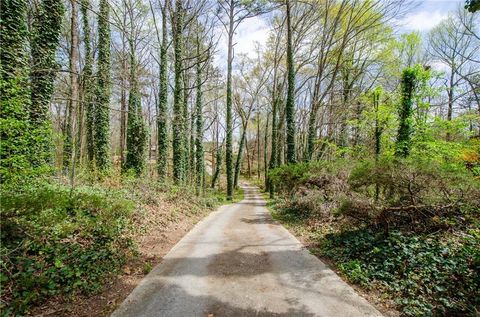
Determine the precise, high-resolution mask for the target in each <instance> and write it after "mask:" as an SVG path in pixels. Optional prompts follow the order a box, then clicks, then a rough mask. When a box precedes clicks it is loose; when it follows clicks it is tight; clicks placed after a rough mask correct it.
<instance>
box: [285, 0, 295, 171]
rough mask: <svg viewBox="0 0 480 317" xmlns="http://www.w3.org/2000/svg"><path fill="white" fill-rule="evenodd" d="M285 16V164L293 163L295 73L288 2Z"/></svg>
mask: <svg viewBox="0 0 480 317" xmlns="http://www.w3.org/2000/svg"><path fill="white" fill-rule="evenodd" d="M286 6H287V9H286V15H287V72H288V75H287V76H288V77H287V80H288V89H287V104H286V106H285V108H286V109H285V110H286V114H287V163H289V164H291V163H295V161H296V158H295V71H294V65H293V48H292V23H291V17H290V0H286Z"/></svg>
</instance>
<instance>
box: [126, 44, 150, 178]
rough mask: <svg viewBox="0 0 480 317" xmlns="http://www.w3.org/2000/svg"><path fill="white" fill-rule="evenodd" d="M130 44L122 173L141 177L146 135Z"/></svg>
mask: <svg viewBox="0 0 480 317" xmlns="http://www.w3.org/2000/svg"><path fill="white" fill-rule="evenodd" d="M129 44H130V87H131V88H130V93H129V95H128V119H127V155H126V158H125V164H124V166H123V170H124V171H128V170H133V171H134V172H135V174H136V175H137V176H139V175H141V174H142V172H143V169H144V167H145V150H146V144H147V133H146V127H145V122H144V121H143V116H142V104H141V95H140V91H139V87H138V79H137V62H136V58H135V45H134V43H133V40H132V39H130V40H129Z"/></svg>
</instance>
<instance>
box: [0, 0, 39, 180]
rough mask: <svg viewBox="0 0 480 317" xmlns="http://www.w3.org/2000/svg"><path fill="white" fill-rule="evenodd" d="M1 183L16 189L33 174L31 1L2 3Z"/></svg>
mask: <svg viewBox="0 0 480 317" xmlns="http://www.w3.org/2000/svg"><path fill="white" fill-rule="evenodd" d="M0 8H1V9H0V30H1V31H0V109H1V111H0V137H1V140H0V182H1V183H2V185H3V186H4V187H5V186H9V185H15V184H17V183H18V182H20V181H24V180H25V176H27V175H29V174H30V173H31V172H32V170H31V164H30V163H31V162H30V158H31V156H32V154H34V153H32V152H30V150H29V148H30V147H29V142H30V135H29V133H28V131H29V129H30V126H29V122H28V110H29V106H30V90H29V86H28V72H29V68H28V62H29V55H28V50H27V47H28V30H27V1H23V0H1V1H0Z"/></svg>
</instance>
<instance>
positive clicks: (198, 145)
mask: <svg viewBox="0 0 480 317" xmlns="http://www.w3.org/2000/svg"><path fill="white" fill-rule="evenodd" d="M196 79H197V80H196V82H197V83H196V84H197V91H196V95H197V96H196V102H195V108H196V118H195V119H196V133H195V176H196V181H195V184H196V193H197V195H199V194H200V193H201V192H202V191H203V187H204V184H203V182H204V175H205V171H204V157H203V155H204V154H203V112H202V111H203V104H202V103H203V100H202V64H201V56H200V41H199V39H198V36H197V78H196Z"/></svg>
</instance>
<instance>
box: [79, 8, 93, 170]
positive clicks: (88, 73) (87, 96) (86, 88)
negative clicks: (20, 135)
mask: <svg viewBox="0 0 480 317" xmlns="http://www.w3.org/2000/svg"><path fill="white" fill-rule="evenodd" d="M81 4H82V5H81V11H82V27H83V45H84V48H85V66H83V72H82V94H83V100H82V102H83V104H84V108H85V117H86V120H85V125H86V127H85V134H86V139H87V142H86V143H87V160H88V161H89V162H92V161H93V160H94V156H95V143H94V123H95V94H94V92H95V88H94V86H93V84H94V81H93V53H92V44H91V39H90V34H91V29H90V21H89V19H88V12H89V10H90V1H89V0H82V3H81Z"/></svg>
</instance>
